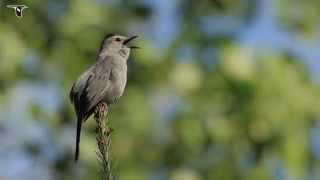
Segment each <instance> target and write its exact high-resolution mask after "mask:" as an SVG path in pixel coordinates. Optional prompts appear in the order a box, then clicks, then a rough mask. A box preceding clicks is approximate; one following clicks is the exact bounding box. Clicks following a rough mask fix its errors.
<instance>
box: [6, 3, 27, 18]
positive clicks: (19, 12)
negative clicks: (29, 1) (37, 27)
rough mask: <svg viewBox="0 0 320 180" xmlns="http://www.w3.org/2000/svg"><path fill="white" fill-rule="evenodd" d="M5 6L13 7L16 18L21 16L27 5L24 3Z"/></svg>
mask: <svg viewBox="0 0 320 180" xmlns="http://www.w3.org/2000/svg"><path fill="white" fill-rule="evenodd" d="M7 8H13V9H14V11H15V14H16V16H17V17H18V18H22V17H23V13H22V12H23V10H24V9H27V8H28V6H26V5H7Z"/></svg>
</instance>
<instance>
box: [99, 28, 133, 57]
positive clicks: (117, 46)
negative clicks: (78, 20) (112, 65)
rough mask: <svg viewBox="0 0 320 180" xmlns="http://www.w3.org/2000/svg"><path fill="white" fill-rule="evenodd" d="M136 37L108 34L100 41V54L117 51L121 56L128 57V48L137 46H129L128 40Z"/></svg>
mask: <svg viewBox="0 0 320 180" xmlns="http://www.w3.org/2000/svg"><path fill="white" fill-rule="evenodd" d="M137 37H138V36H131V37H125V36H121V35H115V34H108V35H107V36H106V37H105V38H104V40H103V41H102V43H101V46H100V54H109V53H119V54H120V55H121V56H123V57H125V58H128V57H129V55H130V50H131V49H136V48H138V47H137V46H130V45H129V42H130V41H132V40H133V39H135V38H137Z"/></svg>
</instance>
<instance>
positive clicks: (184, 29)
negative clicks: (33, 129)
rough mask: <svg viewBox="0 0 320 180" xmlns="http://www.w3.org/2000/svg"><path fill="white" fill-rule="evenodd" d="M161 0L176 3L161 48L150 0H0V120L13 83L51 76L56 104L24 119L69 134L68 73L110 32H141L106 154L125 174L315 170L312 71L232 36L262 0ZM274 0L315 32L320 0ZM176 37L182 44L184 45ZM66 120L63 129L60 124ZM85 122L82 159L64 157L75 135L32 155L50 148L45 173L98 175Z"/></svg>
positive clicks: (218, 175)
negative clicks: (18, 0)
mask: <svg viewBox="0 0 320 180" xmlns="http://www.w3.org/2000/svg"><path fill="white" fill-rule="evenodd" d="M159 1H160V0H159ZM152 2H155V0H154V1H152ZM165 2H166V3H169V4H170V3H173V2H174V3H176V4H178V5H177V9H176V11H177V12H178V16H179V25H180V27H179V30H178V33H177V34H176V36H174V37H173V38H172V39H171V41H170V42H169V43H168V44H167V45H166V46H165V48H160V47H159V46H157V42H155V41H154V40H153V39H152V38H150V37H152V36H151V35H150V33H148V32H150V31H151V30H150V26H151V24H152V22H153V21H154V20H155V18H157V14H156V13H155V12H156V10H155V7H152V6H151V5H150V4H152V3H147V1H139V0H137V1H129V0H120V1H115V0H112V1H100V0H96V1H89V0H72V1H71V0H70V1H62V0H57V1H50V0H42V1H39V0H32V1H31V0H25V1H24V2H23V3H25V4H26V5H28V6H29V7H30V8H29V9H27V10H25V17H24V18H22V19H18V18H16V17H15V16H14V15H13V11H12V10H11V9H10V10H9V9H6V8H5V7H4V5H5V4H14V2H13V1H3V2H2V3H1V6H0V8H1V10H0V103H1V107H4V108H3V109H4V110H3V111H1V116H0V118H1V119H0V120H1V121H0V126H1V125H3V124H5V122H6V121H11V120H12V119H10V118H5V117H10V116H8V115H5V111H6V110H8V109H9V108H11V107H9V102H10V101H11V99H12V97H11V96H12V94H11V92H13V91H14V89H16V88H17V87H19V85H20V84H21V83H26V84H30V85H31V86H33V85H35V84H40V85H44V86H50V87H51V86H53V87H54V88H56V89H58V92H59V99H60V101H59V107H58V109H57V110H55V111H54V112H47V110H46V108H45V107H46V106H42V105H41V104H40V105H39V104H32V102H30V103H28V104H29V108H28V114H29V118H28V119H31V121H32V123H41V124H44V125H45V126H46V127H47V129H48V131H49V132H50V133H49V134H50V137H49V139H53V142H52V143H54V144H55V145H53V147H55V146H59V143H61V142H62V141H63V139H64V138H66V139H68V138H69V139H72V143H74V142H73V140H74V137H70V136H71V135H75V121H74V119H75V115H74V112H73V110H72V107H71V104H70V102H69V99H68V92H69V89H70V87H71V85H72V83H73V81H74V80H75V79H76V78H77V76H78V75H79V74H80V73H81V72H82V71H83V70H84V69H85V68H86V67H88V66H89V65H90V64H92V63H93V62H94V61H95V57H96V54H97V50H98V47H99V43H100V41H101V39H102V37H103V36H104V35H105V34H106V33H109V32H117V33H121V34H125V35H126V34H129V35H135V34H138V35H140V37H141V38H140V39H139V40H138V41H137V42H136V44H137V45H139V46H140V47H142V49H141V50H138V51H135V52H133V53H132V55H131V59H130V61H129V75H128V76H129V77H128V78H129V80H128V86H127V88H126V92H125V94H124V96H123V97H122V98H121V100H120V101H119V102H118V103H117V104H116V105H113V106H112V107H111V113H110V114H109V118H110V121H111V123H112V127H113V128H114V129H115V131H114V133H113V139H112V142H113V143H112V148H113V149H112V153H113V154H112V157H113V163H114V166H115V171H116V174H118V176H119V178H120V179H121V180H143V179H155V180H158V179H159V180H161V179H170V180H200V179H226V180H228V179H252V180H253V179H261V180H262V179H308V178H314V179H319V178H320V175H319V173H314V172H317V171H319V168H320V166H319V154H320V151H319V150H318V151H315V150H313V149H312V148H313V146H312V145H313V144H312V138H313V137H312V134H311V133H310V132H311V131H312V129H314V128H316V127H318V126H317V123H319V122H318V116H319V112H320V109H319V108H320V104H319V103H320V99H319V97H320V96H319V95H320V94H319V86H318V83H316V82H315V81H314V80H313V79H312V77H311V76H310V74H309V73H308V70H307V69H306V66H305V64H304V63H303V59H301V57H297V56H295V54H292V53H290V52H287V51H285V50H281V49H274V50H270V49H263V48H262V49H258V50H257V49H253V48H249V47H243V46H242V45H241V44H240V43H239V42H238V41H237V36H239V34H237V33H238V32H237V31H236V29H241V27H242V26H247V25H249V24H250V23H251V22H252V19H254V16H255V12H256V11H259V9H257V7H259V6H258V4H259V2H262V1H254V0H237V1H234V0H221V1H219V2H220V3H221V4H220V3H218V4H217V3H215V1H209V0H205V1H202V2H201V3H199V1H194V0H183V1H182V0H180V1H173V2H171V1H165ZM275 2H277V3H274V4H275V7H276V14H275V16H276V18H277V19H278V20H279V22H280V24H281V26H282V27H283V28H285V29H287V30H288V31H289V32H296V33H297V35H298V36H299V37H301V39H302V41H304V40H308V39H310V37H311V39H314V37H318V35H319V32H318V28H317V27H318V26H319V21H318V17H319V16H320V11H319V5H320V3H318V2H316V1H303V2H302V1H293V2H292V1H288V0H279V1H275ZM207 17H221V19H223V17H227V18H226V20H228V18H231V19H232V21H231V22H230V24H228V23H227V25H226V24H224V25H221V24H219V25H221V26H227V28H226V29H225V30H222V31H218V32H213V33H211V32H208V31H206V30H205V28H203V27H202V26H201V24H202V22H203V19H205V18H207ZM229 20H230V19H229ZM167 21H170V19H167ZM209 25H212V24H209ZM217 25H218V24H217ZM228 25H230V26H228ZM212 26H215V24H213V25H212ZM167 28H170V27H167ZM166 35H167V34H162V35H158V36H160V37H161V36H162V37H165V36H166ZM184 48H186V49H187V50H186V51H187V53H186V54H188V53H191V55H190V56H187V57H184V56H183V55H181V51H182V49H184ZM184 53H185V52H184ZM182 54H183V53H182ZM22 96H23V94H22ZM15 103H18V104H19V103H20V102H15ZM7 112H12V111H7ZM22 121H25V120H22ZM26 121H27V120H26ZM27 123H31V122H28V121H27ZM318 128H319V127H318ZM20 129H23V127H21V128H20ZM65 129H68V130H67V131H68V132H70V133H67V134H64V133H62V132H64V130H65ZM84 129H85V130H84V131H83V134H82V140H81V155H80V163H79V164H74V163H73V161H72V157H73V155H72V154H73V148H74V147H73V145H74V144H69V146H67V147H68V148H65V149H64V150H63V151H62V152H59V153H58V158H51V159H50V158H47V157H46V156H47V154H39V155H37V156H33V157H35V159H34V161H37V160H39V159H40V160H41V162H42V161H44V160H48V159H49V160H48V161H49V162H46V165H48V166H49V168H50V172H51V173H50V177H51V178H50V179H75V178H76V177H78V178H80V179H98V177H99V167H98V166H99V165H98V163H97V159H96V154H95V151H96V143H95V137H94V136H95V134H94V129H95V123H94V121H92V120H88V121H87V123H86V124H85V128H84ZM48 141H49V140H48ZM317 141H320V140H319V139H317ZM50 142H51V140H50ZM21 143H22V144H24V145H25V147H23V149H22V150H23V151H26V152H30V153H33V154H37V152H38V151H37V144H36V143H35V144H34V143H33V142H21ZM0 155H1V156H0V161H1V160H2V159H1V157H2V156H5V153H4V152H3V151H0ZM317 157H318V159H317ZM1 176H2V174H1V173H0V179H1ZM39 179H42V178H41V177H39Z"/></svg>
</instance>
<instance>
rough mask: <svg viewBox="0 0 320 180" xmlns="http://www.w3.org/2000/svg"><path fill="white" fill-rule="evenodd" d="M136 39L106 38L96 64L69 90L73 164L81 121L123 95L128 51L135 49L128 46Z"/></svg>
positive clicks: (108, 36) (77, 153)
mask: <svg viewBox="0 0 320 180" xmlns="http://www.w3.org/2000/svg"><path fill="white" fill-rule="evenodd" d="M137 37H138V36H132V37H129V38H128V37H125V36H121V35H115V34H109V35H107V36H106V37H105V38H104V39H103V41H102V43H101V46H100V51H99V54H98V57H97V61H96V62H95V63H94V64H93V65H92V66H91V67H89V68H88V69H87V70H86V71H85V72H84V73H82V74H81V75H80V77H79V78H78V79H77V81H76V82H75V83H74V84H73V86H72V88H71V91H70V100H71V102H72V103H73V105H74V109H75V112H76V115H77V132H76V151H75V161H77V160H78V159H79V144H80V134H81V127H82V124H83V122H85V121H86V120H87V119H88V118H89V117H90V116H91V115H92V114H93V112H94V110H95V108H96V106H97V105H98V104H99V103H100V102H104V103H106V104H107V105H110V104H113V103H115V102H116V101H117V100H118V99H119V98H120V97H121V96H122V94H123V91H124V89H125V86H126V82H127V60H128V58H129V55H130V50H131V49H135V48H138V47H136V46H129V45H128V43H129V42H130V41H132V40H133V39H135V38H137Z"/></svg>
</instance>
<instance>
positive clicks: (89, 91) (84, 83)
mask: <svg viewBox="0 0 320 180" xmlns="http://www.w3.org/2000/svg"><path fill="white" fill-rule="evenodd" d="M107 58H110V57H107ZM110 73H111V66H108V64H107V61H98V62H97V63H96V64H95V65H93V66H92V67H91V68H89V69H88V70H87V71H86V72H85V73H83V74H82V75H81V76H80V78H79V79H78V80H77V82H76V83H75V84H74V85H73V87H72V89H71V91H70V100H71V101H72V102H73V104H74V106H75V109H76V112H77V115H78V116H81V117H84V119H86V118H87V117H89V116H90V115H91V113H92V110H93V108H94V107H95V106H96V105H97V104H98V103H99V102H100V101H101V100H102V99H103V98H104V96H105V93H106V92H107V90H108V88H109V86H110V80H109V78H110Z"/></svg>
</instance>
